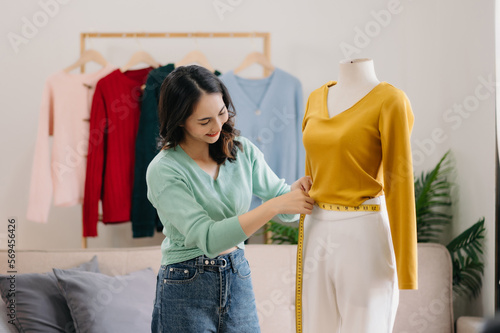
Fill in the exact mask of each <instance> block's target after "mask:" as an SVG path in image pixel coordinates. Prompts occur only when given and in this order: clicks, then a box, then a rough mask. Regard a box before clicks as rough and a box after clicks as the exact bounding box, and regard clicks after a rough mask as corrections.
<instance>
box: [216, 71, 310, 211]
mask: <svg viewBox="0 0 500 333" xmlns="http://www.w3.org/2000/svg"><path fill="white" fill-rule="evenodd" d="M221 80H222V81H223V82H224V84H225V85H226V87H227V89H228V90H229V94H230V95H231V98H232V100H233V103H234V106H235V109H236V117H235V127H236V129H238V130H240V131H241V135H242V136H245V137H247V138H248V139H250V140H251V141H252V142H253V143H254V144H255V145H256V146H257V147H258V148H259V149H260V150H261V151H262V152H263V153H264V157H265V159H266V161H267V163H268V164H269V166H270V167H271V169H272V170H273V171H274V172H275V173H276V174H277V175H278V177H280V178H284V179H285V181H286V182H287V183H288V184H291V183H293V182H294V181H296V180H297V179H298V178H300V177H302V176H303V175H304V156H305V153H304V148H303V145H302V133H301V123H302V118H303V97H302V85H301V83H300V81H299V80H298V79H297V78H296V77H294V76H292V75H290V74H288V73H286V72H285V71H283V70H281V69H279V68H275V70H274V71H273V72H272V73H271V75H270V76H268V77H266V78H263V79H246V78H242V77H240V76H237V75H235V74H234V72H233V71H229V72H227V73H225V74H223V75H222V76H221ZM261 203H262V201H261V200H260V199H258V198H256V197H254V199H253V201H252V205H251V207H250V209H253V208H255V207H257V206H258V205H260V204H261Z"/></svg>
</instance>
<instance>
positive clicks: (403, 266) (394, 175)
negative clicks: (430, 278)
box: [379, 91, 418, 289]
mask: <svg viewBox="0 0 500 333" xmlns="http://www.w3.org/2000/svg"><path fill="white" fill-rule="evenodd" d="M413 121H414V116H413V112H412V109H411V105H410V102H409V100H408V98H407V97H406V95H405V94H404V92H402V91H400V92H398V93H397V94H396V95H395V96H391V98H389V99H388V100H387V101H385V102H384V104H383V106H382V109H381V113H380V120H379V130H380V136H381V145H382V168H383V178H384V192H385V196H386V201H387V212H388V215H389V222H390V228H391V235H392V241H393V245H394V252H395V255H396V266H397V272H398V280H399V288H400V289H417V288H418V279H417V276H418V275H417V225H416V214H415V193H414V179H413V166H412V155H411V147H410V135H411V130H412V127H413Z"/></svg>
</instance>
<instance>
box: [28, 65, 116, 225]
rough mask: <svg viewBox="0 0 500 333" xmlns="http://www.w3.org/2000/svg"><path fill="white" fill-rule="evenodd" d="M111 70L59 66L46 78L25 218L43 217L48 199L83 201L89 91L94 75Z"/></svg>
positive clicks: (92, 88)
mask: <svg viewBox="0 0 500 333" xmlns="http://www.w3.org/2000/svg"><path fill="white" fill-rule="evenodd" d="M112 70H114V67H113V66H110V65H109V66H105V67H103V68H101V69H100V70H99V71H97V72H94V73H84V74H70V73H66V72H64V71H60V72H57V73H55V74H53V75H51V76H50V77H48V78H47V80H46V82H45V86H44V90H43V94H42V104H41V108H40V117H39V121H38V134H37V139H36V145H35V154H34V158H33V167H32V172H31V184H30V192H29V201H28V211H27V216H26V217H27V219H28V220H30V221H34V222H39V223H46V222H47V220H48V216H49V211H50V205H51V201H52V199H53V204H54V205H55V206H74V205H77V204H81V203H82V202H83V194H84V187H85V168H86V166H87V145H88V138H89V116H90V106H91V104H92V96H93V95H94V91H95V85H96V83H97V81H99V79H101V78H102V77H104V76H106V75H108V74H109V73H110V72H111V71H112ZM50 133H52V134H53V139H52V151H51V148H50V142H49V141H50V139H49V134H50Z"/></svg>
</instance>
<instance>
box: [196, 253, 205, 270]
mask: <svg viewBox="0 0 500 333" xmlns="http://www.w3.org/2000/svg"><path fill="white" fill-rule="evenodd" d="M203 257H204V256H201V257H198V258H197V259H196V261H197V262H196V266H198V272H200V273H201V274H203V272H204V270H203V268H204V267H203Z"/></svg>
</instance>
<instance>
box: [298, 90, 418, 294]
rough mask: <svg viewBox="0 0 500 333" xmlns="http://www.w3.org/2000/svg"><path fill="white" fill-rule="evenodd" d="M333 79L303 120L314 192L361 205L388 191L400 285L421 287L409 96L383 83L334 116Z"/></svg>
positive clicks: (326, 198) (310, 104)
mask: <svg viewBox="0 0 500 333" xmlns="http://www.w3.org/2000/svg"><path fill="white" fill-rule="evenodd" d="M335 84H336V82H335V81H330V82H328V83H327V84H325V85H323V86H322V87H320V88H319V89H316V90H315V91H313V92H312V93H311V95H310V96H309V100H308V102H307V107H306V113H305V115H304V120H303V123H302V132H303V142H304V147H305V149H306V165H305V170H306V175H309V176H311V178H312V180H313V185H312V188H311V190H310V192H309V194H310V196H311V197H312V198H313V199H314V200H315V201H318V202H327V203H332V204H339V205H345V206H358V205H360V204H361V203H362V202H363V201H365V200H367V199H369V198H373V197H377V196H380V195H383V194H385V197H386V202H387V211H388V215H389V221H390V227H391V233H392V241H393V245H394V251H395V254H396V266H397V271H398V280H399V288H400V289H417V282H418V280H417V227H416V216H415V194H414V185H413V184H414V179H413V166H412V156H411V147H410V134H411V130H412V127H413V120H414V117H413V112H412V110H411V106H410V102H409V100H408V98H407V96H406V94H405V93H404V92H403V91H402V90H399V89H397V88H395V87H393V86H392V85H390V84H388V83H386V82H381V83H380V84H378V85H377V86H376V87H375V88H373V90H371V91H370V92H369V93H368V94H367V95H366V96H364V97H363V98H362V99H361V100H359V101H358V102H357V103H356V104H354V105H353V106H352V107H351V108H349V109H347V110H345V111H343V112H341V113H339V114H337V115H335V116H333V117H331V118H330V116H329V115H328V109H327V97H328V88H329V87H331V86H332V85H335Z"/></svg>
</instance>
